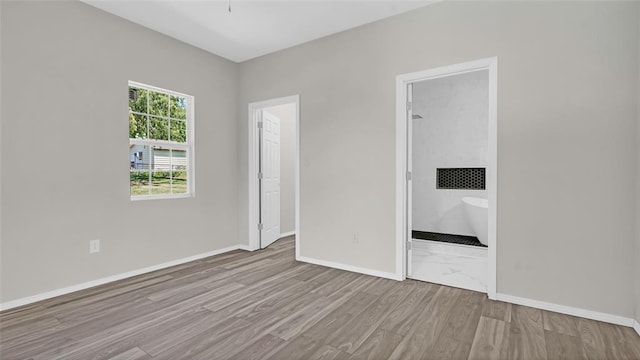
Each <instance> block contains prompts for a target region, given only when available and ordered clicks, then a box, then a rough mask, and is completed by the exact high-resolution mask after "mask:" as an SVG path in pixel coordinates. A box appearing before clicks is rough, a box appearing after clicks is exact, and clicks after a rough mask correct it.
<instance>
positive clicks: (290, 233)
mask: <svg viewBox="0 0 640 360" xmlns="http://www.w3.org/2000/svg"><path fill="white" fill-rule="evenodd" d="M295 234H296V231H295V230H293V231H289V232H286V233H282V234H280V237H279V238H278V239H282V238H283V237H287V236H291V235H295Z"/></svg>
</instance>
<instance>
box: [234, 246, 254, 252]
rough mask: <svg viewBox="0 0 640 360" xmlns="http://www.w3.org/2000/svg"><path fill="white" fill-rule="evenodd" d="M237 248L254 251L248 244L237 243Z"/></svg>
mask: <svg viewBox="0 0 640 360" xmlns="http://www.w3.org/2000/svg"><path fill="white" fill-rule="evenodd" d="M238 250H246V251H254V250H256V249H252V248H251V247H250V246H249V245H238Z"/></svg>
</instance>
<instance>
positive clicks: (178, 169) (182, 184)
mask: <svg viewBox="0 0 640 360" xmlns="http://www.w3.org/2000/svg"><path fill="white" fill-rule="evenodd" d="M187 167H188V157H187V152H186V151H184V150H172V151H171V169H172V180H173V182H172V184H173V186H172V188H173V193H174V194H186V193H187Z"/></svg>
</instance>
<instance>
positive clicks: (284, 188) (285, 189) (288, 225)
mask: <svg viewBox="0 0 640 360" xmlns="http://www.w3.org/2000/svg"><path fill="white" fill-rule="evenodd" d="M265 111H268V112H270V113H271V114H273V115H275V116H276V117H278V118H279V119H280V233H281V234H284V233H288V232H292V231H294V230H295V229H296V209H295V207H296V191H295V155H296V153H295V151H296V127H295V126H296V124H295V120H296V118H295V116H296V105H295V104H286V105H280V106H274V107H270V108H266V109H265Z"/></svg>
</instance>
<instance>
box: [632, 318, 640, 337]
mask: <svg viewBox="0 0 640 360" xmlns="http://www.w3.org/2000/svg"><path fill="white" fill-rule="evenodd" d="M633 329H634V330H635V331H636V332H637V333H638V335H640V322H638V320H633Z"/></svg>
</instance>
